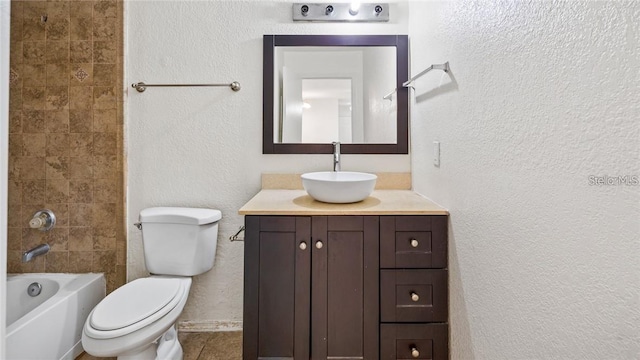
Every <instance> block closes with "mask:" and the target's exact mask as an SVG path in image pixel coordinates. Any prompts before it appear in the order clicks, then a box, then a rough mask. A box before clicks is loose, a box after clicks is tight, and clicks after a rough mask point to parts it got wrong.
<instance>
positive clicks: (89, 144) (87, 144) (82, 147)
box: [69, 133, 93, 157]
mask: <svg viewBox="0 0 640 360" xmlns="http://www.w3.org/2000/svg"><path fill="white" fill-rule="evenodd" d="M69 139H70V142H69V152H70V154H71V156H78V157H85V156H91V155H93V133H71V134H70V135H69Z"/></svg>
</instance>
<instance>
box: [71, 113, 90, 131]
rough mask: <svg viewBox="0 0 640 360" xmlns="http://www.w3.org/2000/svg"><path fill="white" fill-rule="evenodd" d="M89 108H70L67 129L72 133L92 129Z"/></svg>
mask: <svg viewBox="0 0 640 360" xmlns="http://www.w3.org/2000/svg"><path fill="white" fill-rule="evenodd" d="M92 114H95V113H92V112H91V110H71V111H70V112H69V131H70V132H74V133H88V132H91V131H93V122H94V119H93V116H92Z"/></svg>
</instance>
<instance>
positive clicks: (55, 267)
mask: <svg viewBox="0 0 640 360" xmlns="http://www.w3.org/2000/svg"><path fill="white" fill-rule="evenodd" d="M45 260H46V264H45V266H46V267H45V271H46V272H51V273H64V272H68V271H69V252H68V251H61V252H49V253H48V254H47V256H46V258H45Z"/></svg>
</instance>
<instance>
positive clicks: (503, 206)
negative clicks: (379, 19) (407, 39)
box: [409, 1, 640, 360]
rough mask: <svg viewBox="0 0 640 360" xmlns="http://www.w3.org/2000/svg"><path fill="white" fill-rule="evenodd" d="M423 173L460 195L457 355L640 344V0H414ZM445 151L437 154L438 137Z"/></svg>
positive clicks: (430, 185)
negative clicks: (592, 180) (633, 178)
mask: <svg viewBox="0 0 640 360" xmlns="http://www.w3.org/2000/svg"><path fill="white" fill-rule="evenodd" d="M410 10H411V11H410V31H409V34H410V35H411V51H412V59H411V60H412V61H411V62H412V68H413V73H417V72H418V71H420V70H422V69H424V68H426V67H427V66H429V65H430V64H432V63H441V62H444V61H446V60H449V61H450V62H451V68H452V73H451V76H449V75H445V74H443V73H442V72H440V71H437V72H433V73H430V74H427V75H426V76H424V77H423V78H421V79H420V80H419V81H418V82H417V83H416V89H417V91H416V106H415V108H414V111H413V117H412V172H413V181H414V187H415V189H416V190H417V191H419V192H420V193H422V194H425V195H427V196H429V197H431V198H432V199H434V200H435V201H437V202H438V203H440V204H442V205H444V206H446V207H447V208H449V209H450V211H451V227H450V229H451V236H450V269H451V273H450V274H451V289H450V294H451V299H450V309H451V324H452V326H451V349H452V359H510V360H512V359H638V358H639V357H640V302H639V293H640V260H639V259H640V235H639V234H640V220H639V219H640V209H639V208H640V187H639V186H627V185H619V186H613V185H612V186H592V185H589V179H588V177H589V176H590V175H598V176H603V175H610V176H617V175H640V161H639V154H640V148H639V146H640V145H639V144H640V141H639V137H640V121H639V119H640V109H639V106H640V102H639V100H638V99H640V90H639V89H640V88H639V87H638V84H640V72H639V71H638V69H639V67H640V43H639V40H638V39H639V36H640V28H639V26H640V22H639V21H638V19H640V3H639V2H637V1H635V2H634V1H619V2H618V1H602V2H592V1H564V2H563V1H560V2H558V1H554V2H539V1H533V2H518V1H500V2H470V1H469V2H467V1H459V2H441V3H435V2H429V3H420V2H412V3H410ZM434 140H439V141H440V142H441V143H442V146H441V149H442V150H441V152H442V158H441V160H442V164H441V166H440V168H436V167H434V166H433V165H432V164H431V161H432V157H431V152H432V142H433V141H434Z"/></svg>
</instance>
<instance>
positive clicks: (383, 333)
mask: <svg viewBox="0 0 640 360" xmlns="http://www.w3.org/2000/svg"><path fill="white" fill-rule="evenodd" d="M448 330H449V329H448V325H447V324H382V325H380V360H409V359H433V360H446V359H448V357H449V336H448Z"/></svg>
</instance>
